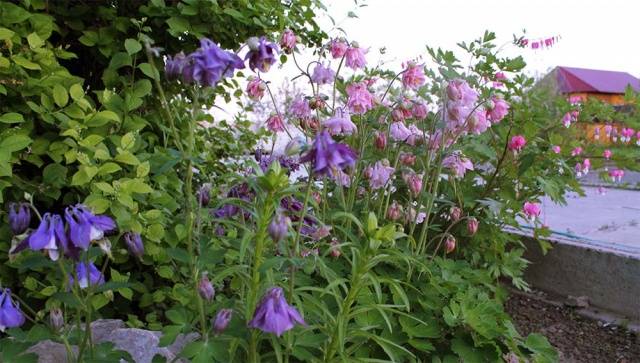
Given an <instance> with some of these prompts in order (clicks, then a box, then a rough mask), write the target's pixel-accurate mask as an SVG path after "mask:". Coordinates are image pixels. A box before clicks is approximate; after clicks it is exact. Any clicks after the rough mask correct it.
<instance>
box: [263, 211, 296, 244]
mask: <svg viewBox="0 0 640 363" xmlns="http://www.w3.org/2000/svg"><path fill="white" fill-rule="evenodd" d="M290 224H291V219H289V217H287V216H285V215H282V214H280V213H278V214H276V215H275V216H274V217H273V219H272V220H271V223H269V227H268V232H269V236H271V239H273V241H274V242H280V241H282V240H283V239H284V238H285V237H286V236H287V232H289V225H290Z"/></svg>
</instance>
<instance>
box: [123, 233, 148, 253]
mask: <svg viewBox="0 0 640 363" xmlns="http://www.w3.org/2000/svg"><path fill="white" fill-rule="evenodd" d="M124 242H125V244H126V245H127V249H128V250H129V252H130V253H131V254H132V255H134V256H136V257H138V258H141V257H142V255H144V244H142V237H141V236H140V233H134V232H126V233H125V234H124Z"/></svg>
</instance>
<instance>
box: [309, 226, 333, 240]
mask: <svg viewBox="0 0 640 363" xmlns="http://www.w3.org/2000/svg"><path fill="white" fill-rule="evenodd" d="M330 233H331V227H330V226H326V225H322V226H320V227H319V228H318V229H316V231H315V232H313V233H312V234H311V237H313V239H315V240H320V239H323V238H325V237H327V236H328V235H329V234H330Z"/></svg>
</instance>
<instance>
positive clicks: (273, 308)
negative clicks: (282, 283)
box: [249, 287, 307, 336]
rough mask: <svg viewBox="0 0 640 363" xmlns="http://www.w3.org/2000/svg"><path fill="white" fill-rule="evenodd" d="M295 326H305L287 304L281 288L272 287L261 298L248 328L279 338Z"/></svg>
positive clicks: (294, 309) (293, 309)
mask: <svg viewBox="0 0 640 363" xmlns="http://www.w3.org/2000/svg"><path fill="white" fill-rule="evenodd" d="M296 324H301V325H305V326H306V325H307V323H305V322H304V319H302V316H300V313H299V312H298V310H296V308H294V307H293V306H290V305H289V304H288V303H287V300H285V298H284V293H283V292H282V288H280V287H272V288H270V289H269V290H268V291H267V293H266V294H265V295H264V296H263V297H262V300H261V301H260V303H259V304H258V307H257V308H256V311H255V312H254V313H253V319H251V321H250V322H249V327H250V328H254V329H260V330H262V331H263V332H265V333H274V334H276V335H277V336H280V335H282V333H284V332H286V331H287V330H291V329H293V327H294V326H295V325H296Z"/></svg>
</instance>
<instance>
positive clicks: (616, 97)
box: [569, 92, 627, 106]
mask: <svg viewBox="0 0 640 363" xmlns="http://www.w3.org/2000/svg"><path fill="white" fill-rule="evenodd" d="M569 97H580V98H582V99H586V98H589V97H592V98H597V99H599V100H600V101H602V102H606V103H608V104H610V105H614V106H621V105H625V104H627V102H625V100H624V94H621V93H591V92H574V93H569Z"/></svg>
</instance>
